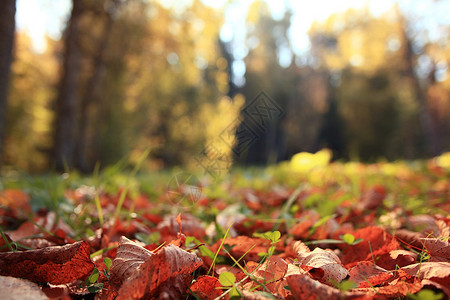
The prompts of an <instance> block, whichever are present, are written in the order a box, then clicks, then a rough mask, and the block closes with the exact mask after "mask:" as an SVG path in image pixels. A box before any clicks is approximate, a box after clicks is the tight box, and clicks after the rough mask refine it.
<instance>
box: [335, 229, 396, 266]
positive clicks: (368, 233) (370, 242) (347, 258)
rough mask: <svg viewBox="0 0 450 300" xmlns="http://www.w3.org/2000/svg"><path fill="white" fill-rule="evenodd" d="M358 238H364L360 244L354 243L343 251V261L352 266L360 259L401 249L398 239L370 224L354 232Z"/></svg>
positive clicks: (370, 258) (375, 256) (368, 258)
mask: <svg viewBox="0 0 450 300" xmlns="http://www.w3.org/2000/svg"><path fill="white" fill-rule="evenodd" d="M354 236H355V238H356V239H359V238H361V239H363V241H362V242H361V243H359V244H356V245H352V246H350V247H347V248H345V249H344V250H343V251H342V263H343V264H344V265H345V266H346V267H347V268H350V267H352V266H354V265H356V263H357V262H358V261H364V260H372V259H376V258H377V257H378V256H381V255H383V254H387V253H389V252H391V251H392V250H397V249H400V245H399V243H398V242H397V240H396V239H395V238H394V237H393V236H392V235H390V234H389V233H387V232H386V231H384V229H382V228H380V227H377V226H368V227H365V228H362V229H359V230H357V231H356V232H355V233H354Z"/></svg>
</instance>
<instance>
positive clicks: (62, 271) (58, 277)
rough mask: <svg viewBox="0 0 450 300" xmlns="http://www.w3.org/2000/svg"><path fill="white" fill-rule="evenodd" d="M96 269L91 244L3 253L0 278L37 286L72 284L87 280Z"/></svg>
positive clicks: (0, 259) (1, 255) (0, 254)
mask: <svg viewBox="0 0 450 300" xmlns="http://www.w3.org/2000/svg"><path fill="white" fill-rule="evenodd" d="M93 269H94V263H93V262H92V261H91V259H90V257H89V244H88V243H87V242H84V241H83V242H77V243H74V244H68V245H65V246H54V247H47V248H44V249H39V250H30V251H23V252H5V253H0V275H6V276H13V277H20V278H26V279H29V280H31V281H35V282H48V283H51V284H55V285H56V284H63V283H70V282H73V281H74V280H76V279H80V278H83V277H86V276H87V275H89V274H90V273H91V272H92V270H93Z"/></svg>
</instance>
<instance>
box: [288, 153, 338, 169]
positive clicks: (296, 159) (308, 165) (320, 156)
mask: <svg viewBox="0 0 450 300" xmlns="http://www.w3.org/2000/svg"><path fill="white" fill-rule="evenodd" d="M330 160H331V151H330V150H329V149H322V150H320V151H318V152H316V153H309V152H300V153H297V154H295V155H294V156H293V157H292V158H291V161H290V163H289V165H290V169H291V170H292V171H294V172H299V173H306V172H309V171H311V170H313V169H316V168H323V167H326V166H327V165H328V164H329V162H330Z"/></svg>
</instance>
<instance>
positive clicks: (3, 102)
mask: <svg viewBox="0 0 450 300" xmlns="http://www.w3.org/2000/svg"><path fill="white" fill-rule="evenodd" d="M15 15H16V0H1V1H0V170H1V166H2V157H3V155H2V154H3V149H4V136H5V127H6V107H7V97H8V86H9V73H10V66H11V62H12V48H13V43H14V32H15V26H16V23H15Z"/></svg>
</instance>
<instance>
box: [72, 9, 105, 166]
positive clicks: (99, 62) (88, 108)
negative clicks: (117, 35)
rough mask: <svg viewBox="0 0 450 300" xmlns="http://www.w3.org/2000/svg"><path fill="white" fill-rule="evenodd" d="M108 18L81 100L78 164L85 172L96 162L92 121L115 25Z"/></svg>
mask: <svg viewBox="0 0 450 300" xmlns="http://www.w3.org/2000/svg"><path fill="white" fill-rule="evenodd" d="M106 18H107V20H106V22H105V25H104V26H105V27H104V30H103V32H102V35H101V40H100V41H99V45H98V48H97V51H96V53H95V55H94V57H93V59H92V66H93V67H92V70H93V74H92V75H91V77H90V78H89V81H88V83H87V86H86V89H85V93H84V95H83V99H82V101H81V114H80V131H79V136H78V144H77V157H76V166H77V168H79V169H80V170H82V171H83V172H89V171H91V170H92V169H93V167H94V164H95V162H94V161H93V160H92V155H91V152H92V148H93V144H94V143H95V140H94V139H95V134H92V124H90V123H91V122H92V121H93V119H96V118H95V117H93V116H92V110H93V109H94V105H95V102H96V101H97V100H98V92H99V87H100V84H101V79H102V74H103V71H104V69H105V52H106V49H107V46H108V41H109V37H110V35H111V29H112V25H113V18H112V17H111V16H109V15H107V16H106ZM90 121H91V122H90ZM90 129H91V130H90ZM94 131H95V130H94Z"/></svg>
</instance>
